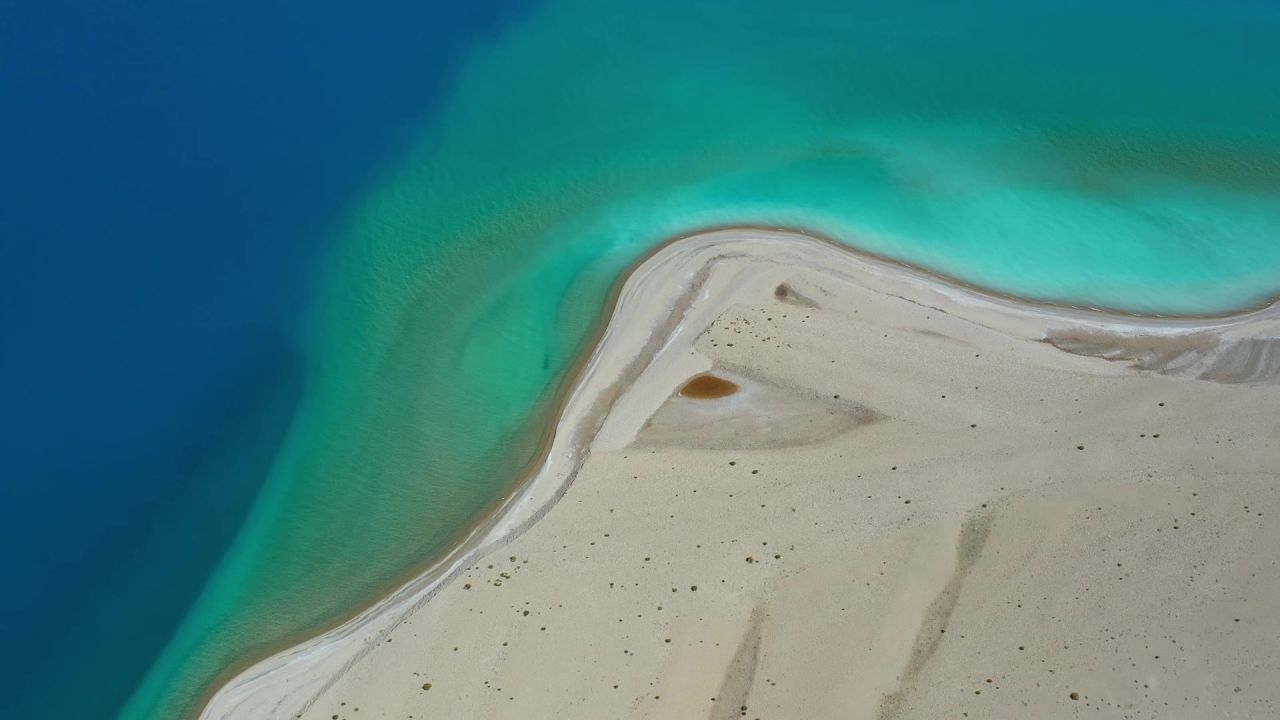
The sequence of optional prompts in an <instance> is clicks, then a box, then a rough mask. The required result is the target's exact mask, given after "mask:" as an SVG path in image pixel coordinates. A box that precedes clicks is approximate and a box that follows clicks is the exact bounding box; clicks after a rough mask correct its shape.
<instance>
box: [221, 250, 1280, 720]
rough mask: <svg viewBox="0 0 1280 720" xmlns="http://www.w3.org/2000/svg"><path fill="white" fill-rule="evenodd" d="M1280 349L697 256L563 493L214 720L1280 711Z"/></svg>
mask: <svg viewBox="0 0 1280 720" xmlns="http://www.w3.org/2000/svg"><path fill="white" fill-rule="evenodd" d="M1277 337H1280V319H1278V318H1277V313H1276V311H1275V310H1274V309H1272V308H1266V309H1261V310H1257V311H1253V312H1249V313H1242V314H1239V315H1236V316H1231V317H1225V318H1201V319H1191V318H1138V317H1131V316H1122V315H1116V314H1106V313H1099V312H1094V311H1089V310H1082V309H1074V308H1060V307H1054V306H1045V305H1038V304H1028V303H1021V302H1018V301H1016V300H1013V299H1010V298H1004V297H1000V296H997V295H992V294H988V293H983V292H980V291H977V290H975V289H972V288H966V287H963V286H959V285H955V284H950V283H947V282H944V281H942V280H940V279H939V278H937V277H936V276H932V275H930V274H928V273H924V272H920V271H916V270H913V269H910V268H904V267H902V266H899V265H895V264H892V263H888V262H885V261H882V260H879V259H876V258H869V257H866V256H860V255H857V254H854V253H851V252H848V251H847V250H845V249H842V248H840V247H837V246H834V245H832V244H830V243H827V242H824V241H821V240H818V239H814V238H809V237H804V236H800V235H796V234H792V233H782V232H772V231H766V230H761V229H739V230H722V231H716V232H709V233H705V234H700V235H697V236H694V237H690V238H685V239H682V240H679V241H678V242H674V243H672V244H670V245H667V246H666V247H664V248H663V249H661V250H660V251H658V252H656V253H655V254H654V255H653V256H651V257H650V258H648V259H647V260H646V261H645V262H644V263H642V264H641V265H640V266H638V267H637V268H636V269H635V270H634V271H633V272H632V273H631V275H630V277H629V278H628V280H627V282H626V284H625V285H624V286H623V287H622V288H621V289H620V291H619V293H618V299H617V306H616V310H615V312H614V315H613V317H612V319H611V321H610V323H609V325H608V327H607V328H606V329H605V330H604V331H603V333H602V336H601V338H600V342H599V344H598V345H597V346H596V348H595V350H594V352H593V353H592V355H591V356H590V358H589V359H588V360H587V361H586V362H585V363H584V365H583V366H582V372H581V373H580V374H579V375H578V378H577V382H576V384H575V386H574V387H573V389H572V390H571V391H570V392H569V394H568V395H567V397H566V400H565V403H564V405H563V410H562V413H561V418H560V423H559V426H558V428H557V433H556V435H555V438H554V439H553V441H552V442H551V444H550V448H549V452H548V455H547V460H546V463H545V465H544V466H543V467H542V468H541V469H540V471H539V472H538V473H537V474H536V475H535V476H534V477H533V478H532V479H531V481H530V482H528V483H526V484H525V485H524V486H522V487H521V488H520V489H519V491H518V492H517V493H516V494H514V495H513V496H512V497H511V498H510V499H509V500H508V502H507V503H505V505H504V506H503V508H502V509H501V510H500V511H499V512H498V513H497V514H495V515H494V517H493V518H491V520H490V522H487V523H485V524H483V525H481V526H480V527H478V528H477V530H476V532H475V534H474V535H473V536H472V538H470V539H469V541H468V542H467V543H464V544H463V545H462V546H460V548H459V549H458V550H457V551H456V552H455V554H454V555H453V556H451V557H450V558H449V559H447V560H446V561H445V562H444V563H442V564H441V565H440V566H438V567H437V568H435V569H434V570H433V572H432V573H430V574H428V575H426V576H423V577H422V578H419V579H417V580H416V581H415V582H413V583H410V584H409V585H407V586H406V587H405V588H403V589H402V590H401V591H400V592H398V593H397V594H396V595H394V596H392V597H391V598H388V599H387V600H385V601H383V602H381V603H379V604H378V605H376V606H375V607H373V608H371V609H370V610H368V611H366V613H364V614H363V615H361V616H360V617H359V618H357V619H356V620H354V621H352V622H351V623H348V624H347V625H344V626H343V627H341V628H338V629H336V630H334V631H332V632H330V633H327V634H326V635H325V636H322V637H320V638H317V639H315V640H312V641H310V642H308V643H306V644H304V645H302V646H299V647H297V648H294V649H292V650H290V651H289V652H286V653H282V654H280V655H277V656H274V657H273V658H269V659H267V660H265V661H263V662H262V663H259V664H258V665H256V666H254V667H253V668H251V669H250V670H248V671H246V672H245V673H243V674H241V675H240V676H238V677H237V678H236V679H235V680H233V681H232V682H231V683H230V684H228V685H227V686H226V687H224V688H223V689H222V690H221V691H220V692H219V693H218V694H217V695H216V696H215V697H214V699H213V701H212V702H211V703H210V705H209V706H208V707H207V708H206V711H205V713H204V715H203V716H204V717H217V718H240V717H244V718H250V717H252V718H262V717H281V718H284V717H294V716H301V717H308V718H310V717H316V718H331V717H333V716H335V715H336V716H338V717H361V718H369V717H375V718H376V717H388V718H391V717H395V718H403V717H409V716H414V717H420V718H421V717H493V718H500V717H512V718H515V717H521V718H531V717H532V718H538V717H583V718H588V717H591V718H595V717H633V718H647V717H653V718H658V717H663V718H666V717H711V718H718V717H742V716H745V717H762V718H768V717H772V718H780V717H782V718H785V717H798V716H803V717H867V718H910V717H938V716H940V715H945V716H952V715H953V716H956V717H961V716H962V713H964V712H968V713H969V716H970V717H1008V716H1022V715H1025V716H1034V717H1074V716H1075V714H1076V713H1080V712H1084V711H1086V710H1088V711H1089V712H1090V713H1091V714H1095V715H1099V716H1101V717H1201V716H1204V715H1206V714H1218V715H1220V714H1222V713H1223V712H1230V713H1232V715H1233V716H1242V717H1256V716H1265V715H1268V714H1271V713H1273V712H1274V710H1275V705H1276V699H1277V695H1276V690H1274V689H1273V688H1274V686H1275V685H1276V683H1274V680H1275V678H1277V677H1280V666H1278V663H1280V660H1277V658H1280V653H1278V652H1277V648H1276V647H1275V641H1274V638H1275V637H1277V634H1278V631H1280V621H1277V620H1276V619H1275V618H1280V613H1277V610H1280V571H1277V569H1276V567H1275V563H1273V562H1272V560H1271V559H1270V553H1269V552H1268V551H1267V548H1268V547H1274V546H1275V543H1276V541H1277V540H1280V526H1278V525H1277V523H1276V521H1275V518H1276V514H1275V511H1280V508H1277V507H1276V505H1277V501H1278V500H1280V498H1277V491H1276V490H1275V489H1274V488H1273V487H1272V485H1273V476H1274V474H1275V471H1276V470H1277V469H1280V447H1278V446H1277V443H1276V441H1275V440H1274V439H1273V438H1275V437H1277V436H1280V432H1277V427H1276V421H1275V420H1274V419H1273V415H1274V408H1275V407H1277V400H1280V392H1278V390H1277V387H1278V386H1277V385H1276V374H1277V373H1276V363H1275V361H1274V358H1275V353H1274V351H1273V348H1275V347H1276V344H1275V343H1276V338H1277ZM1113 346H1123V347H1124V348H1128V350H1126V351H1123V352H1115V351H1112V350H1110V349H1109V348H1111V347H1113ZM1135 348H1136V349H1135ZM706 377H714V378H716V379H717V380H718V381H720V382H723V383H729V384H732V385H733V386H734V388H733V391H732V392H724V390H725V389H726V386H725V385H721V384H720V382H710V381H705V380H704V381H699V380H698V378H706ZM691 381H693V382H695V383H696V384H695V385H694V388H695V392H694V393H693V394H692V395H691V394H690V393H688V392H686V391H687V390H688V389H689V387H690V385H689V383H690V382H691ZM698 385H712V386H714V387H713V388H711V389H710V390H712V391H711V392H701V393H700V392H699V391H698ZM700 395H706V396H705V397H702V396H700ZM1073 693H1074V695H1075V697H1074V698H1073V697H1072V694H1073ZM743 707H746V708H747V709H746V710H743ZM356 708H359V711H358V712H357V710H356ZM744 713H745V715H744Z"/></svg>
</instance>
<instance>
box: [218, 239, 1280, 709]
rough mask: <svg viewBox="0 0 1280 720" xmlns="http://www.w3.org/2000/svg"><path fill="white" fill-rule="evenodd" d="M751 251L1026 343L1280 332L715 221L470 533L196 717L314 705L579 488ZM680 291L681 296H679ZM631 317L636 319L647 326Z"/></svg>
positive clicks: (601, 334) (600, 331) (1272, 308)
mask: <svg viewBox="0 0 1280 720" xmlns="http://www.w3.org/2000/svg"><path fill="white" fill-rule="evenodd" d="M753 252H754V253H755V255H752V253H753ZM743 257H752V258H754V259H765V260H767V261H775V262H783V263H786V262H793V261H794V262H798V263H800V264H803V265H807V266H809V267H811V268H816V269H819V270H821V271H823V272H831V273H839V274H843V275H846V276H848V277H851V278H853V279H854V281H855V282H856V283H858V284H860V285H863V286H865V287H867V288H868V289H870V290H872V291H876V292H882V293H885V294H890V295H895V296H897V297H900V298H905V299H909V300H911V301H912V302H918V303H921V304H924V303H926V302H928V303H932V304H929V305H927V307H934V308H935V309H938V310H940V311H941V312H944V313H949V314H953V315H956V316H958V317H961V318H963V319H968V320H970V321H976V320H974V319H973V318H972V317H970V316H981V321H982V324H986V325H987V326H988V327H992V328H993V329H997V330H998V331H999V332H1002V333H1004V334H1007V335H1011V336H1014V337H1018V338H1021V339H1027V340H1044V339H1045V338H1046V336H1047V334H1048V333H1049V332H1050V331H1052V330H1054V329H1060V330H1061V329H1068V330H1070V329H1081V328H1084V329H1088V330H1101V331H1104V332H1111V333H1114V334H1118V335H1122V336H1127V337H1144V336H1148V337H1149V336H1162V335H1170V336H1180V335H1188V334H1190V333H1203V334H1205V335H1206V336H1207V337H1209V338H1212V339H1215V340H1218V341H1223V340H1224V339H1226V336H1227V335H1228V334H1231V333H1237V331H1242V330H1243V331H1244V332H1243V333H1242V334H1241V333H1237V334H1239V335H1240V337H1242V338H1253V337H1255V335H1257V334H1259V333H1255V332H1250V331H1251V330H1258V329H1260V328H1258V327H1256V326H1259V325H1264V326H1268V327H1267V328H1261V329H1270V330H1277V331H1280V306H1278V305H1277V300H1276V299H1275V298H1273V299H1271V300H1270V301H1268V302H1267V303H1265V304H1263V305H1260V306H1256V307H1251V308H1245V309H1241V310H1239V311H1236V312H1231V313H1225V314H1218V315H1198V316H1186V315H1183V316H1173V315H1169V316H1165V315H1143V314H1139V313H1132V312H1124V311H1116V310H1109V309H1103V308H1090V307H1085V306H1078V305H1070V304H1061V303H1051V302H1046V301H1038V300H1029V299H1023V298H1017V297H1014V296H1009V295H1004V294H1001V293H998V292H993V291H990V290H988V289H985V288H979V287H976V286H972V285H970V284H967V283H964V282H963V281H959V280H957V279H955V278H951V277H949V276H946V275H944V274H941V273H938V272H934V271H930V270H928V269H924V268H920V267H917V266H914V265H910V264H907V263H902V262H900V261H896V260H893V259H890V258H885V257H881V256H878V255H874V254H871V253H866V252H864V251H860V250H858V249H857V248H855V247H853V246H850V245H845V244H843V243H838V242H836V241H834V240H831V239H828V238H825V237H822V236H818V235H814V234H812V233H808V232H802V231H795V230H784V229H776V228H759V227H733V228H714V229H708V230H700V231H697V232H692V233H688V234H683V235H680V236H677V237H674V238H671V239H669V240H667V241H665V242H663V243H660V244H659V245H657V246H655V247H654V248H653V249H651V250H650V251H648V252H647V253H645V254H644V255H643V256H641V257H640V258H638V259H637V260H636V261H634V262H633V263H632V264H631V265H630V266H629V268H628V269H627V271H626V272H624V273H623V274H621V275H620V276H619V278H618V279H617V280H616V281H615V283H614V284H613V286H612V287H611V290H610V293H609V296H608V297H607V298H606V301H605V303H604V306H603V309H602V312H601V314H600V318H599V320H598V321H597V324H596V327H595V328H594V329H593V331H592V333H591V334H590V335H589V336H588V337H587V338H586V339H585V340H584V344H583V347H582V350H581V351H580V354H579V359H578V360H576V361H575V362H574V364H573V366H572V367H571V368H570V370H569V371H568V372H566V374H565V377H564V379H563V380H562V381H561V383H560V384H559V386H558V387H557V389H556V390H555V391H554V392H553V393H552V394H551V397H552V399H551V400H550V401H549V403H550V408H551V417H550V418H549V422H548V423H546V425H545V426H544V428H543V441H542V442H541V443H540V444H539V453H538V455H536V456H535V459H534V461H533V462H531V463H530V464H529V465H528V469H527V470H526V471H525V472H522V473H520V474H519V475H518V476H517V478H516V480H515V481H514V482H513V483H512V485H511V490H510V491H509V492H507V493H505V494H504V495H503V496H502V497H501V498H499V499H497V500H496V501H495V503H494V506H493V509H492V510H489V511H486V512H485V513H484V514H483V515H482V516H481V517H479V518H478V519H477V521H476V522H475V523H474V524H473V525H472V526H471V527H470V528H468V529H466V530H465V531H464V532H463V534H462V535H461V538H462V539H461V540H460V542H459V543H457V544H455V545H454V546H453V547H452V548H451V549H450V550H449V551H448V552H446V553H445V554H444V555H443V556H442V557H439V558H436V559H433V560H429V561H427V569H426V570H425V571H422V572H419V573H418V574H416V575H415V576H413V577H412V578H411V579H410V580H409V581H408V582H405V583H403V584H401V585H400V586H399V587H398V589H396V590H395V591H394V592H392V593H390V594H389V595H386V596H383V597H382V598H381V599H380V600H377V601H376V602H374V603H373V604H371V605H370V606H368V607H365V608H364V609H362V610H360V611H359V612H357V613H356V614H355V615H354V616H350V617H349V618H348V619H346V620H345V621H340V622H338V623H336V624H335V625H334V626H333V627H331V628H330V629H328V630H326V631H322V632H321V633H320V634H318V635H317V636H314V637H312V638H311V639H310V640H307V641H304V642H302V643H299V644H296V645H293V646H290V647H289V648H287V649H285V650H284V651H282V652H277V653H274V654H272V655H270V656H268V657H266V658H265V659H258V660H255V661H246V663H245V664H244V665H243V666H241V669H240V670H239V671H234V670H233V669H232V668H229V669H228V672H227V673H226V674H227V675H230V676H231V678H230V680H229V681H228V682H226V683H223V684H220V685H216V686H214V687H213V688H212V689H211V691H210V693H209V695H208V696H207V697H206V698H205V700H206V702H203V703H202V704H201V705H200V707H201V708H202V709H201V711H200V714H199V716H200V717H201V718H235V717H241V716H242V715H239V714H237V713H245V714H244V715H243V717H263V716H265V715H268V714H270V713H272V712H279V711H283V710H286V709H287V710H288V712H290V713H296V712H302V711H305V710H306V709H307V708H308V707H310V705H311V703H312V702H314V701H315V699H316V698H318V697H319V696H320V695H322V694H323V693H324V691H325V690H326V689H328V688H329V687H330V686H331V685H332V684H333V683H334V682H335V681H336V680H337V679H339V678H340V677H341V676H342V674H344V673H345V672H346V671H347V670H349V669H350V668H351V667H352V666H354V665H355V664H356V663H357V662H359V661H360V660H361V659H362V658H363V657H364V655H365V654H366V653H367V652H368V650H369V649H371V648H372V647H374V646H376V644H377V643H378V642H379V641H380V640H381V639H382V638H383V637H385V636H386V635H387V634H388V633H389V632H390V631H391V630H393V629H394V628H395V627H396V626H397V625H398V624H399V622H400V621H401V620H403V619H404V618H405V617H407V616H408V615H409V614H410V613H411V612H413V611H414V610H415V609H417V608H419V607H421V605H423V604H425V603H427V602H428V601H430V600H431V599H432V598H433V597H434V596H435V594H436V593H437V592H438V591H439V590H440V589H442V588H443V587H444V586H445V585H446V584H447V583H448V582H449V581H450V580H451V579H452V578H454V577H456V576H457V575H458V574H459V572H461V571H462V570H463V569H465V567H466V566H467V565H468V564H470V563H472V562H474V561H475V560H476V559H478V558H479V557H481V556H483V555H484V554H486V553H487V552H488V551H489V550H491V549H493V548H496V547H498V546H500V545H501V544H503V543H505V542H508V541H510V540H511V539H513V538H515V537H517V536H518V535H520V534H521V533H523V532H524V531H525V530H527V529H528V528H529V527H531V526H532V525H533V524H534V523H536V522H537V521H538V520H540V519H541V518H542V517H543V516H544V515H545V514H546V513H547V512H548V511H549V510H550V509H551V508H552V507H553V506H555V504H556V502H557V501H558V500H559V498H560V497H562V496H563V494H564V493H565V492H566V491H567V490H568V488H569V486H570V485H572V483H573V481H574V479H575V477H576V474H577V471H578V470H579V469H580V468H581V466H582V463H583V462H584V461H585V458H586V456H587V455H588V454H589V451H590V446H591V443H592V441H593V440H594V439H595V438H596V435H597V434H598V432H599V431H600V429H601V427H602V426H603V424H604V421H605V418H607V417H608V415H609V411H610V410H611V409H612V407H613V405H614V403H615V402H616V401H617V400H618V398H619V397H620V396H621V394H622V393H623V392H624V391H625V390H626V389H627V388H628V387H629V386H630V385H631V383H632V382H634V381H635V379H636V377H638V376H639V375H640V374H641V373H643V372H644V370H645V369H646V368H648V367H649V366H650V365H651V364H652V363H653V361H654V360H655V359H657V358H658V356H659V355H661V354H662V353H663V352H664V351H665V350H667V349H668V348H669V346H671V345H672V344H673V342H674V341H676V340H689V341H690V342H692V339H696V337H697V335H696V334H694V337H693V338H692V339H689V338H688V337H677V336H680V335H681V334H682V332H683V331H684V330H686V329H688V328H686V327H685V326H684V321H685V319H686V316H687V315H688V314H689V312H690V310H691V308H692V307H693V306H694V305H696V304H697V302H696V298H695V296H696V295H698V294H699V292H700V291H701V290H703V289H704V285H705V284H706V283H707V280H708V277H709V276H710V274H711V271H712V268H714V266H716V264H717V263H719V262H721V261H723V260H726V259H730V258H738V259H740V258H743ZM806 259H807V260H808V261H810V262H806ZM673 290H675V291H678V292H675V295H676V297H674V298H671V297H669V296H670V295H671V294H672V291H673ZM646 293H649V294H655V293H656V294H657V295H659V296H663V297H664V300H663V302H662V303H659V307H658V309H657V310H656V311H654V310H648V309H647V308H648V305H647V304H641V303H637V302H636V300H637V298H639V297H642V296H644V295H645V294H646ZM664 293H665V294H664ZM629 300H630V301H631V304H630V305H629V304H628V301H629ZM707 302H709V301H707ZM637 305H640V306H641V307H639V308H637V307H636V306H637ZM939 306H940V307H939ZM636 325H639V326H641V327H640V328H639V331H637V328H636V327H634V326H636ZM1272 325H1274V326H1276V327H1270V326H1272ZM688 334H689V333H684V335H686V336H687V335H688ZM1277 334H1280V332H1277ZM641 341H642V342H641ZM637 343H639V344H640V352H638V353H635V355H634V359H633V360H632V361H631V362H621V361H620V359H619V356H620V357H621V358H626V357H631V355H630V354H629V353H628V346H633V345H636V344H637ZM615 346H623V347H621V348H618V347H615ZM1206 352H1207V351H1206ZM611 353H612V354H611ZM1170 374H1175V373H1170ZM1177 374H1181V373H1177ZM233 673H234V674H233ZM286 676H287V677H286ZM276 681H278V682H276Z"/></svg>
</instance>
